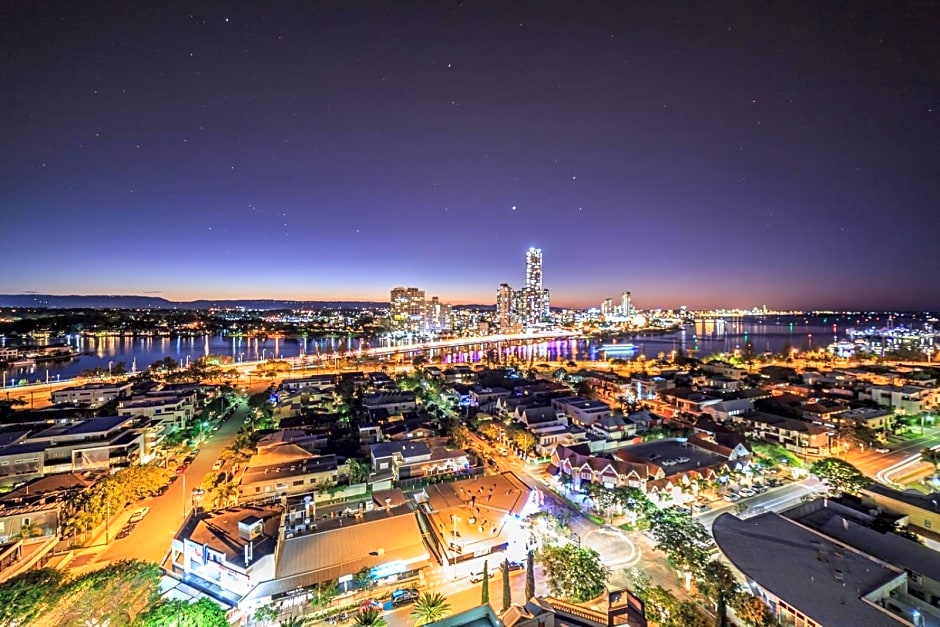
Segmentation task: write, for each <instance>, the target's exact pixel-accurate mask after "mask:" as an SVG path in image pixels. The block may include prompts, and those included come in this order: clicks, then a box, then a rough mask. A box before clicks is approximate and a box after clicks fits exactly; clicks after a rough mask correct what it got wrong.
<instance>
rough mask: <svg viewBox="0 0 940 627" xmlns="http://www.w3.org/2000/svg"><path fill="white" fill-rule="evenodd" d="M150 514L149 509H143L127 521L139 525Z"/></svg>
mask: <svg viewBox="0 0 940 627" xmlns="http://www.w3.org/2000/svg"><path fill="white" fill-rule="evenodd" d="M149 513H150V508H149V507H142V508H140V509H139V510H137V511H136V512H134V513H133V514H131V517H130V518H128V519H127V522H128V523H132V524H133V523H139V522H140V521H142V520H143V519H144V516H146V515H147V514H149Z"/></svg>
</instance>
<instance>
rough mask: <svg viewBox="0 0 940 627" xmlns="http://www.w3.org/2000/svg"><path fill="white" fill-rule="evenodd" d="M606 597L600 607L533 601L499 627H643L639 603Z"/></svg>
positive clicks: (621, 593) (620, 595)
mask: <svg viewBox="0 0 940 627" xmlns="http://www.w3.org/2000/svg"><path fill="white" fill-rule="evenodd" d="M606 597H607V598H606V599H604V600H603V601H601V602H600V603H597V602H592V603H573V602H571V601H565V600H563V599H558V598H555V597H551V596H547V597H535V598H532V599H529V601H528V602H527V603H526V604H525V605H521V606H520V605H512V606H510V608H509V609H508V610H507V611H506V612H504V613H503V614H502V616H501V621H502V627H556V626H557V627H562V626H569V627H646V625H647V621H646V608H645V606H644V605H643V601H641V600H640V599H638V598H637V597H635V596H633V594H632V593H630V591H629V590H626V589H619V590H612V591H609V592H607V593H606ZM435 625H437V626H438V627H440V624H439V623H436V624H435ZM453 625H454V627H456V624H453ZM447 627H452V624H448V626H447Z"/></svg>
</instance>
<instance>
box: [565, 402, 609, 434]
mask: <svg viewBox="0 0 940 627" xmlns="http://www.w3.org/2000/svg"><path fill="white" fill-rule="evenodd" d="M552 407H554V408H555V409H556V410H557V411H559V412H562V413H564V414H565V415H566V416H568V418H569V419H570V420H571V422H572V424H575V425H578V426H580V427H585V428H590V426H591V425H592V424H594V422H596V421H597V420H600V419H601V418H604V417H606V416H610V415H612V414H613V410H611V408H610V405H608V404H607V403H603V402H601V401H592V400H588V399H586V398H582V397H580V396H569V397H566V398H555V399H552Z"/></svg>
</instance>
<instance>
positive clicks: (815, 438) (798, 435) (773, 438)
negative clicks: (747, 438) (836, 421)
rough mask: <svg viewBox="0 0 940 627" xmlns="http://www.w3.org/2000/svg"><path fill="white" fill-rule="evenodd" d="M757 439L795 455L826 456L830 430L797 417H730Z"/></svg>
mask: <svg viewBox="0 0 940 627" xmlns="http://www.w3.org/2000/svg"><path fill="white" fill-rule="evenodd" d="M732 421H733V422H734V423H736V424H742V425H744V426H745V428H746V429H747V431H748V432H749V433H750V434H751V435H753V436H754V437H756V438H760V439H761V440H765V441H767V442H776V443H778V444H781V445H783V446H784V447H786V448H787V449H788V450H791V451H793V452H794V453H799V454H803V455H825V454H827V453H828V450H829V433H830V431H829V429H827V428H826V427H824V426H822V425H816V424H813V423H811V422H807V421H805V420H800V419H798V418H787V417H785V416H778V415H776V414H768V413H765V412H760V411H752V412H747V413H744V414H739V415H737V416H734V417H733V418H732Z"/></svg>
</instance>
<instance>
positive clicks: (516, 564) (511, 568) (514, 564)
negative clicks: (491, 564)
mask: <svg viewBox="0 0 940 627" xmlns="http://www.w3.org/2000/svg"><path fill="white" fill-rule="evenodd" d="M507 565H508V566H509V572H512V571H514V570H522V569H523V568H525V564H523V563H522V562H514V561H511V560H510V561H507V562H503V563H502V564H500V565H499V567H500V568H505V567H506V566H507Z"/></svg>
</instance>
